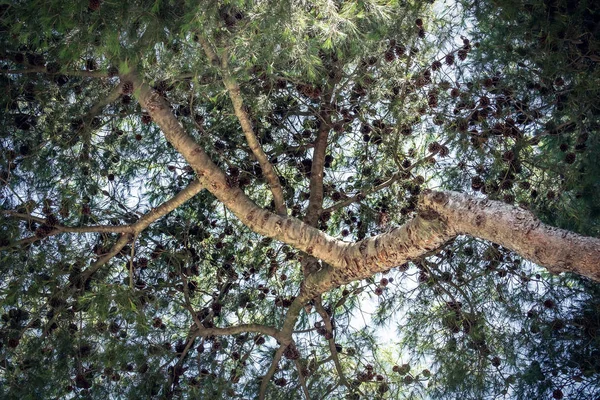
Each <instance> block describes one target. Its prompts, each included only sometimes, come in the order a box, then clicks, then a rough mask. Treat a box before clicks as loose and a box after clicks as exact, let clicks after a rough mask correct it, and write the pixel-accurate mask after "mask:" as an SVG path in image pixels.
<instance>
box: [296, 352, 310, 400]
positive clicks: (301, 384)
mask: <svg viewBox="0 0 600 400" xmlns="http://www.w3.org/2000/svg"><path fill="white" fill-rule="evenodd" d="M294 364H295V365H296V370H298V380H299V381H300V386H301V387H302V391H303V392H304V397H305V398H306V400H310V393H309V392H308V387H306V379H304V375H303V374H302V366H301V365H300V362H299V361H298V360H294Z"/></svg>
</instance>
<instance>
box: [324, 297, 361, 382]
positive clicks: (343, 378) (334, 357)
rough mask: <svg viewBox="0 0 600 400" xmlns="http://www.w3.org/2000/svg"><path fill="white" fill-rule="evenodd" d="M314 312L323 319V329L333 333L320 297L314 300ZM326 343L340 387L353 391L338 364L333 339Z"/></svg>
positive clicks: (338, 360) (329, 319)
mask: <svg viewBox="0 0 600 400" xmlns="http://www.w3.org/2000/svg"><path fill="white" fill-rule="evenodd" d="M315 310H316V311H317V313H319V315H320V316H321V318H322V319H323V322H324V323H325V328H326V329H327V331H328V332H331V333H333V324H332V323H331V318H330V317H329V314H328V313H327V311H326V310H325V308H323V304H322V302H321V296H317V297H316V298H315ZM328 342H329V351H330V352H331V358H332V359H333V363H334V365H335V369H336V370H337V373H338V375H339V377H340V382H341V383H342V385H344V386H346V387H347V388H348V389H351V390H352V389H354V388H353V387H352V386H351V385H350V384H349V383H348V380H347V379H346V375H345V374H344V369H343V368H342V364H341V363H340V358H339V356H338V352H337V348H336V347H335V340H334V339H333V338H331V339H329V340H328Z"/></svg>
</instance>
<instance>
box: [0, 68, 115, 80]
mask: <svg viewBox="0 0 600 400" xmlns="http://www.w3.org/2000/svg"><path fill="white" fill-rule="evenodd" d="M0 74H5V75H17V74H46V75H67V76H83V77H86V78H109V77H110V76H109V75H108V72H106V71H83V70H82V71H60V72H56V73H51V72H48V71H47V70H46V67H29V68H24V69H0Z"/></svg>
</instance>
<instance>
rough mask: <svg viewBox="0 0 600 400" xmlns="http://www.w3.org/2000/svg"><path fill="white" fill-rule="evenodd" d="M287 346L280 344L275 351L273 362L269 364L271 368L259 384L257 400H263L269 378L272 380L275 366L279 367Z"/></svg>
mask: <svg viewBox="0 0 600 400" xmlns="http://www.w3.org/2000/svg"><path fill="white" fill-rule="evenodd" d="M287 346H288V345H287V344H281V345H280V346H279V348H278V349H277V351H276V352H275V355H274V356H273V361H272V362H271V366H270V367H269V370H268V371H267V373H266V374H265V376H264V377H263V379H262V381H261V383H260V390H259V392H258V400H265V395H266V394H267V388H268V387H269V382H270V381H271V378H273V375H274V374H275V371H277V368H278V367H277V366H278V365H279V361H280V360H281V357H282V356H283V352H284V351H285V349H286V348H287Z"/></svg>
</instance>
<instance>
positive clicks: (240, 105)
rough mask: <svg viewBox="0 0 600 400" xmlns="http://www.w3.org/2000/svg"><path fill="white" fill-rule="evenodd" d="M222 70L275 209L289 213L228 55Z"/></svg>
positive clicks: (208, 49)
mask: <svg viewBox="0 0 600 400" xmlns="http://www.w3.org/2000/svg"><path fill="white" fill-rule="evenodd" d="M198 41H199V42H200V44H201V45H202V48H203V49H204V52H205V53H206V56H207V57H208V59H209V60H210V61H211V63H212V64H213V65H215V66H218V65H219V57H218V56H217V54H216V53H215V52H214V50H213V49H212V46H211V45H210V43H209V42H208V41H207V40H206V39H205V38H204V37H202V36H201V35H198ZM220 71H221V75H222V77H223V84H224V85H225V88H226V89H227V92H228V93H229V98H230V99H231V102H232V104H233V110H234V112H235V115H236V117H237V118H238V120H239V122H240V125H241V126H242V131H243V132H244V136H246V141H247V142H248V146H249V147H250V150H252V154H254V157H256V160H257V161H258V163H259V164H260V168H261V169H262V172H263V175H264V177H265V179H266V180H267V182H268V184H269V187H270V189H271V192H272V193H273V201H274V202H275V210H276V212H277V214H279V215H287V211H286V208H285V198H284V196H283V189H282V188H281V183H280V182H279V178H278V177H277V173H276V172H275V169H274V168H273V165H272V164H271V162H270V161H269V158H268V157H267V155H266V154H265V152H264V151H263V149H262V147H261V146H260V142H259V141H258V138H257V137H256V134H255V132H254V128H253V127H252V122H251V121H250V116H249V115H248V112H247V111H246V108H245V107H244V102H243V99H242V94H241V90H240V87H239V85H238V83H237V81H236V80H235V78H234V77H233V76H231V73H230V72H229V67H228V65H227V57H226V56H224V57H223V58H222V60H221V63H220Z"/></svg>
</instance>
